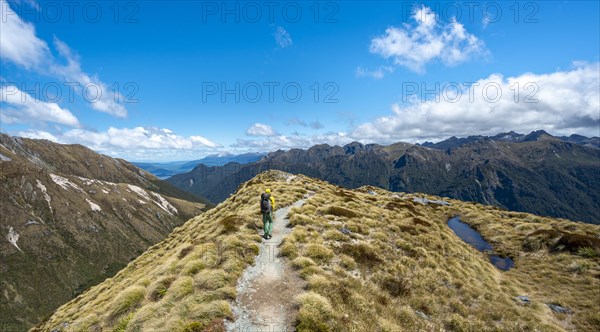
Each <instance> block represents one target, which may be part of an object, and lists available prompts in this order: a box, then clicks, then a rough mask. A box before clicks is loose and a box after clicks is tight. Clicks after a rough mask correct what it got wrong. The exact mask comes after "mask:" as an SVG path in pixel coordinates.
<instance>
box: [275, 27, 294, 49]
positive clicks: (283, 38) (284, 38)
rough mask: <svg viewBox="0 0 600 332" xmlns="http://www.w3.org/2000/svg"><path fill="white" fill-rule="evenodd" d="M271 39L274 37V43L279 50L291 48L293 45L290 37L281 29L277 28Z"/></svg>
mask: <svg viewBox="0 0 600 332" xmlns="http://www.w3.org/2000/svg"><path fill="white" fill-rule="evenodd" d="M273 37H275V42H276V43H277V45H278V46H279V47H281V48H286V47H289V46H292V44H293V43H294V42H293V41H292V36H290V34H289V33H288V32H287V31H286V30H285V29H284V28H283V27H277V30H275V32H274V33H273Z"/></svg>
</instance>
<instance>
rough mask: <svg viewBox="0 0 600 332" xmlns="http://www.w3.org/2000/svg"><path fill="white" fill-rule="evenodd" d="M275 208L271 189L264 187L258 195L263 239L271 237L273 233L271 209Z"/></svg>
mask: <svg viewBox="0 0 600 332" xmlns="http://www.w3.org/2000/svg"><path fill="white" fill-rule="evenodd" d="M274 209H275V198H274V197H273V196H272V195H271V189H268V188H267V189H266V190H265V192H264V193H262V194H261V195H260V212H261V213H262V219H263V229H264V234H263V237H264V238H265V239H270V238H272V237H273V236H272V235H273V234H272V231H273V210H274Z"/></svg>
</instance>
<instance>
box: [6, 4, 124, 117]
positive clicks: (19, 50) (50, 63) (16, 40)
mask: <svg viewBox="0 0 600 332" xmlns="http://www.w3.org/2000/svg"><path fill="white" fill-rule="evenodd" d="M0 16H1V17H2V19H1V20H0V55H1V59H2V60H5V61H9V62H12V63H14V64H16V65H18V66H21V67H23V68H25V69H26V70H30V71H34V72H37V73H39V74H42V75H46V76H52V77H56V78H59V79H61V80H64V81H66V82H68V83H69V84H71V83H76V84H73V85H72V86H74V87H76V88H77V90H78V92H79V93H81V92H82V91H83V87H91V88H93V89H94V91H96V90H97V91H99V93H98V94H96V93H95V96H93V97H91V98H85V99H86V101H88V102H90V106H91V107H92V108H93V109H95V110H97V111H100V112H105V113H108V114H111V115H114V116H117V117H125V116H127V110H126V109H125V107H123V105H121V104H119V103H118V102H115V99H116V100H122V98H120V97H121V96H120V95H117V96H115V94H114V93H111V92H110V91H109V89H108V87H107V85H106V84H105V83H103V82H102V81H101V80H100V79H98V78H97V77H93V76H90V75H89V74H87V73H85V72H84V71H83V70H82V69H81V63H80V61H79V57H78V56H77V54H76V53H75V52H73V51H72V50H71V49H70V48H69V46H68V45H67V44H66V43H64V42H63V41H61V40H59V39H58V38H56V37H55V38H54V41H53V42H54V47H55V48H56V50H57V52H58V54H59V55H60V56H61V57H62V59H61V60H65V61H66V65H62V64H61V63H60V62H59V60H58V59H57V58H56V57H55V56H54V55H53V54H52V52H51V50H50V47H49V46H48V44H47V43H46V42H45V41H44V40H42V39H40V38H38V37H37V35H36V33H35V27H34V26H33V24H31V23H29V22H25V21H23V20H22V19H21V18H20V17H19V15H18V14H17V13H15V11H13V10H12V9H11V7H10V5H9V4H8V2H7V1H6V0H0ZM115 97H117V98H115Z"/></svg>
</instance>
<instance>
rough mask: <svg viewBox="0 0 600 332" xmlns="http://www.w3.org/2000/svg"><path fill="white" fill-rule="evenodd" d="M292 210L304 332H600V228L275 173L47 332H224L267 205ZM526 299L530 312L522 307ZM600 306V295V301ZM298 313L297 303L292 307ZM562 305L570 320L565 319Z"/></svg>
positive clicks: (56, 317) (57, 319) (180, 233)
mask: <svg viewBox="0 0 600 332" xmlns="http://www.w3.org/2000/svg"><path fill="white" fill-rule="evenodd" d="M265 187H270V188H271V189H272V190H273V191H274V195H275V197H276V198H277V202H278V206H279V207H281V206H287V205H290V204H292V203H293V202H295V201H297V200H298V199H300V198H301V197H303V196H304V194H306V193H308V192H314V196H312V197H311V198H309V199H308V200H307V201H306V203H305V204H304V205H303V206H302V207H300V208H292V210H291V212H290V216H289V217H290V223H291V226H292V227H293V229H292V232H291V233H290V234H289V235H288V236H287V237H286V238H285V239H284V242H283V244H282V246H281V252H282V253H283V255H284V256H285V257H286V258H287V264H290V265H292V266H293V267H294V268H295V273H297V274H298V275H299V276H300V277H302V278H303V279H305V280H306V283H307V288H306V289H305V292H304V293H303V294H301V295H300V296H298V297H297V298H296V299H295V300H294V301H295V302H296V303H297V309H298V315H297V317H298V321H297V329H298V330H300V331H348V330H354V331H403V330H406V331H414V330H437V329H447V330H453V331H468V330H473V331H479V330H543V331H563V330H575V329H576V330H580V331H594V330H598V329H599V328H600V296H596V294H598V292H599V291H600V259H599V256H598V255H599V253H600V245H599V242H600V239H599V238H600V226H597V225H589V224H582V223H575V222H571V221H568V220H559V219H552V218H544V217H538V216H534V215H531V214H527V213H517V212H509V211H504V210H500V209H498V208H495V207H489V206H483V205H479V204H475V203H464V202H461V201H456V200H449V199H447V200H446V201H448V202H449V203H450V204H451V205H449V206H442V205H438V204H421V203H418V202H415V201H413V199H414V198H415V197H427V198H429V199H439V198H438V197H433V196H426V195H419V194H398V193H391V192H387V191H385V190H381V189H377V188H374V187H364V188H359V189H357V190H346V189H342V188H340V187H337V186H334V185H331V184H328V183H326V182H323V181H320V180H315V179H311V178H308V177H305V176H302V175H300V176H291V175H289V174H286V173H283V172H278V171H269V172H265V173H262V174H260V175H259V176H257V177H255V178H254V179H252V180H250V181H248V182H246V183H243V184H242V185H240V187H239V190H238V191H237V192H236V193H235V194H234V195H233V196H231V197H230V198H229V199H227V200H225V201H224V202H223V203H221V204H219V205H218V206H217V207H216V208H214V209H212V210H209V211H207V212H204V213H203V214H202V215H200V216H197V217H195V218H193V219H191V220H190V221H188V222H187V223H185V224H184V225H183V226H181V227H178V228H176V229H175V230H174V231H173V232H172V233H171V234H170V235H169V236H168V238H167V239H165V240H164V241H162V242H161V243H158V244H156V245H154V246H152V247H151V248H150V249H149V250H147V251H146V252H145V253H144V254H142V255H141V256H140V257H138V258H137V259H136V260H134V261H132V262H131V263H129V264H128V265H127V267H125V268H124V269H123V270H121V271H120V272H119V273H117V275H116V276H115V277H114V278H110V279H108V280H106V281H104V282H103V283H101V284H99V285H98V286H95V287H93V288H92V289H90V290H89V291H87V292H85V293H84V294H82V295H80V296H78V297H77V298H76V299H74V300H72V301H70V302H69V303H67V304H65V305H64V306H62V307H61V308H59V309H58V310H57V311H56V312H55V313H54V314H53V315H52V316H51V317H50V318H49V319H48V320H47V321H46V322H45V323H44V324H42V325H40V326H39V328H38V330H42V331H49V330H52V329H57V330H59V331H60V330H69V329H73V330H84V331H85V330H90V331H99V330H115V331H148V330H150V331H152V330H156V331H203V330H206V331H221V330H222V329H223V320H227V319H232V311H231V303H232V301H233V300H234V299H235V297H236V288H235V287H236V283H237V280H238V278H239V277H240V276H241V275H242V273H243V271H244V269H245V268H247V267H248V266H249V265H251V264H252V262H253V260H254V258H255V256H256V254H257V252H258V247H259V246H258V244H259V243H260V241H262V239H261V238H260V236H259V227H260V225H259V213H258V211H257V210H258V202H257V197H258V195H259V194H260V193H261V192H262V191H263V190H264V188H265ZM456 215H459V216H461V217H462V220H463V221H464V222H466V223H468V224H470V225H472V226H473V227H474V228H476V229H477V230H479V231H480V232H481V233H482V234H483V236H484V237H485V238H486V239H487V240H488V241H489V242H490V243H491V244H492V245H493V246H494V248H495V253H498V254H502V255H508V256H510V257H512V258H513V259H514V260H515V262H516V265H515V268H513V269H511V270H509V271H507V272H501V271H500V270H498V269H496V268H495V267H494V266H493V265H492V264H491V263H489V261H488V257H487V255H486V254H485V253H481V252H478V251H476V250H475V249H473V248H472V247H470V246H469V245H467V244H466V243H464V242H463V241H462V240H460V239H459V238H458V237H456V235H455V234H454V233H453V232H452V230H450V229H449V228H448V226H447V225H446V222H447V220H448V219H449V218H450V217H452V216H456ZM520 295H526V296H528V298H529V299H530V303H523V302H522V301H521V300H518V299H517V298H516V297H517V296H520ZM599 295H600V294H599ZM290 300H291V299H290ZM547 304H558V305H561V306H563V307H565V308H568V309H569V313H555V312H553V311H552V310H551V309H550V307H549V306H548V305H547Z"/></svg>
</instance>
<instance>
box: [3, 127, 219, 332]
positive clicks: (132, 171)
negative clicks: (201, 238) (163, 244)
mask: <svg viewBox="0 0 600 332" xmlns="http://www.w3.org/2000/svg"><path fill="white" fill-rule="evenodd" d="M211 206H212V205H211V204H210V203H209V202H208V201H206V200H204V199H201V198H198V197H196V196H194V195H192V194H190V193H187V192H184V191H182V190H180V189H178V188H176V187H174V186H173V185H171V184H169V183H167V182H165V181H162V180H159V179H158V178H156V177H155V176H153V175H152V174H150V173H148V172H145V171H143V170H141V169H139V168H137V167H135V166H134V165H132V164H130V163H128V162H127V161H125V160H122V159H113V158H110V157H107V156H104V155H100V154H97V153H95V152H94V151H92V150H90V149H88V148H86V147H83V146H81V145H61V144H56V143H52V142H50V141H47V140H32V139H25V138H18V137H11V136H8V135H5V134H1V133H0V232H1V233H2V241H0V249H1V250H0V261H1V262H2V263H1V264H0V274H1V275H2V278H1V279H0V292H1V294H3V295H2V296H1V297H0V316H1V317H2V324H9V325H8V326H9V327H10V326H20V327H22V329H18V330H25V329H26V328H27V327H30V326H32V325H33V324H35V323H37V322H39V321H40V320H41V319H42V318H43V317H44V316H46V315H47V314H49V313H50V312H52V311H53V310H55V309H56V308H57V307H58V306H59V305H61V304H63V303H65V302H67V301H68V300H70V299H72V298H74V297H75V296H76V295H78V294H79V293H81V292H83V291H84V290H86V289H87V288H89V287H90V286H92V285H94V284H97V283H99V282H101V281H103V280H104V279H106V278H108V277H112V276H113V275H114V274H115V273H116V272H117V271H119V270H120V269H121V268H123V267H124V266H125V265H126V264H127V263H128V262H129V261H130V260H131V259H133V258H135V257H137V256H138V255H139V254H140V253H142V252H143V251H145V250H146V249H147V248H148V247H150V246H152V245H153V244H155V243H157V242H159V241H161V240H162V239H164V238H165V236H167V234H169V233H170V232H171V231H172V230H173V229H174V228H175V227H177V226H179V225H181V224H183V223H184V222H185V221H187V220H188V219H189V218H191V217H193V216H196V215H198V214H200V213H202V212H203V211H205V210H207V208H208V207H211ZM12 324H17V325H12ZM2 326H5V325H2ZM1 329H2V328H1V327H0V330H1Z"/></svg>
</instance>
